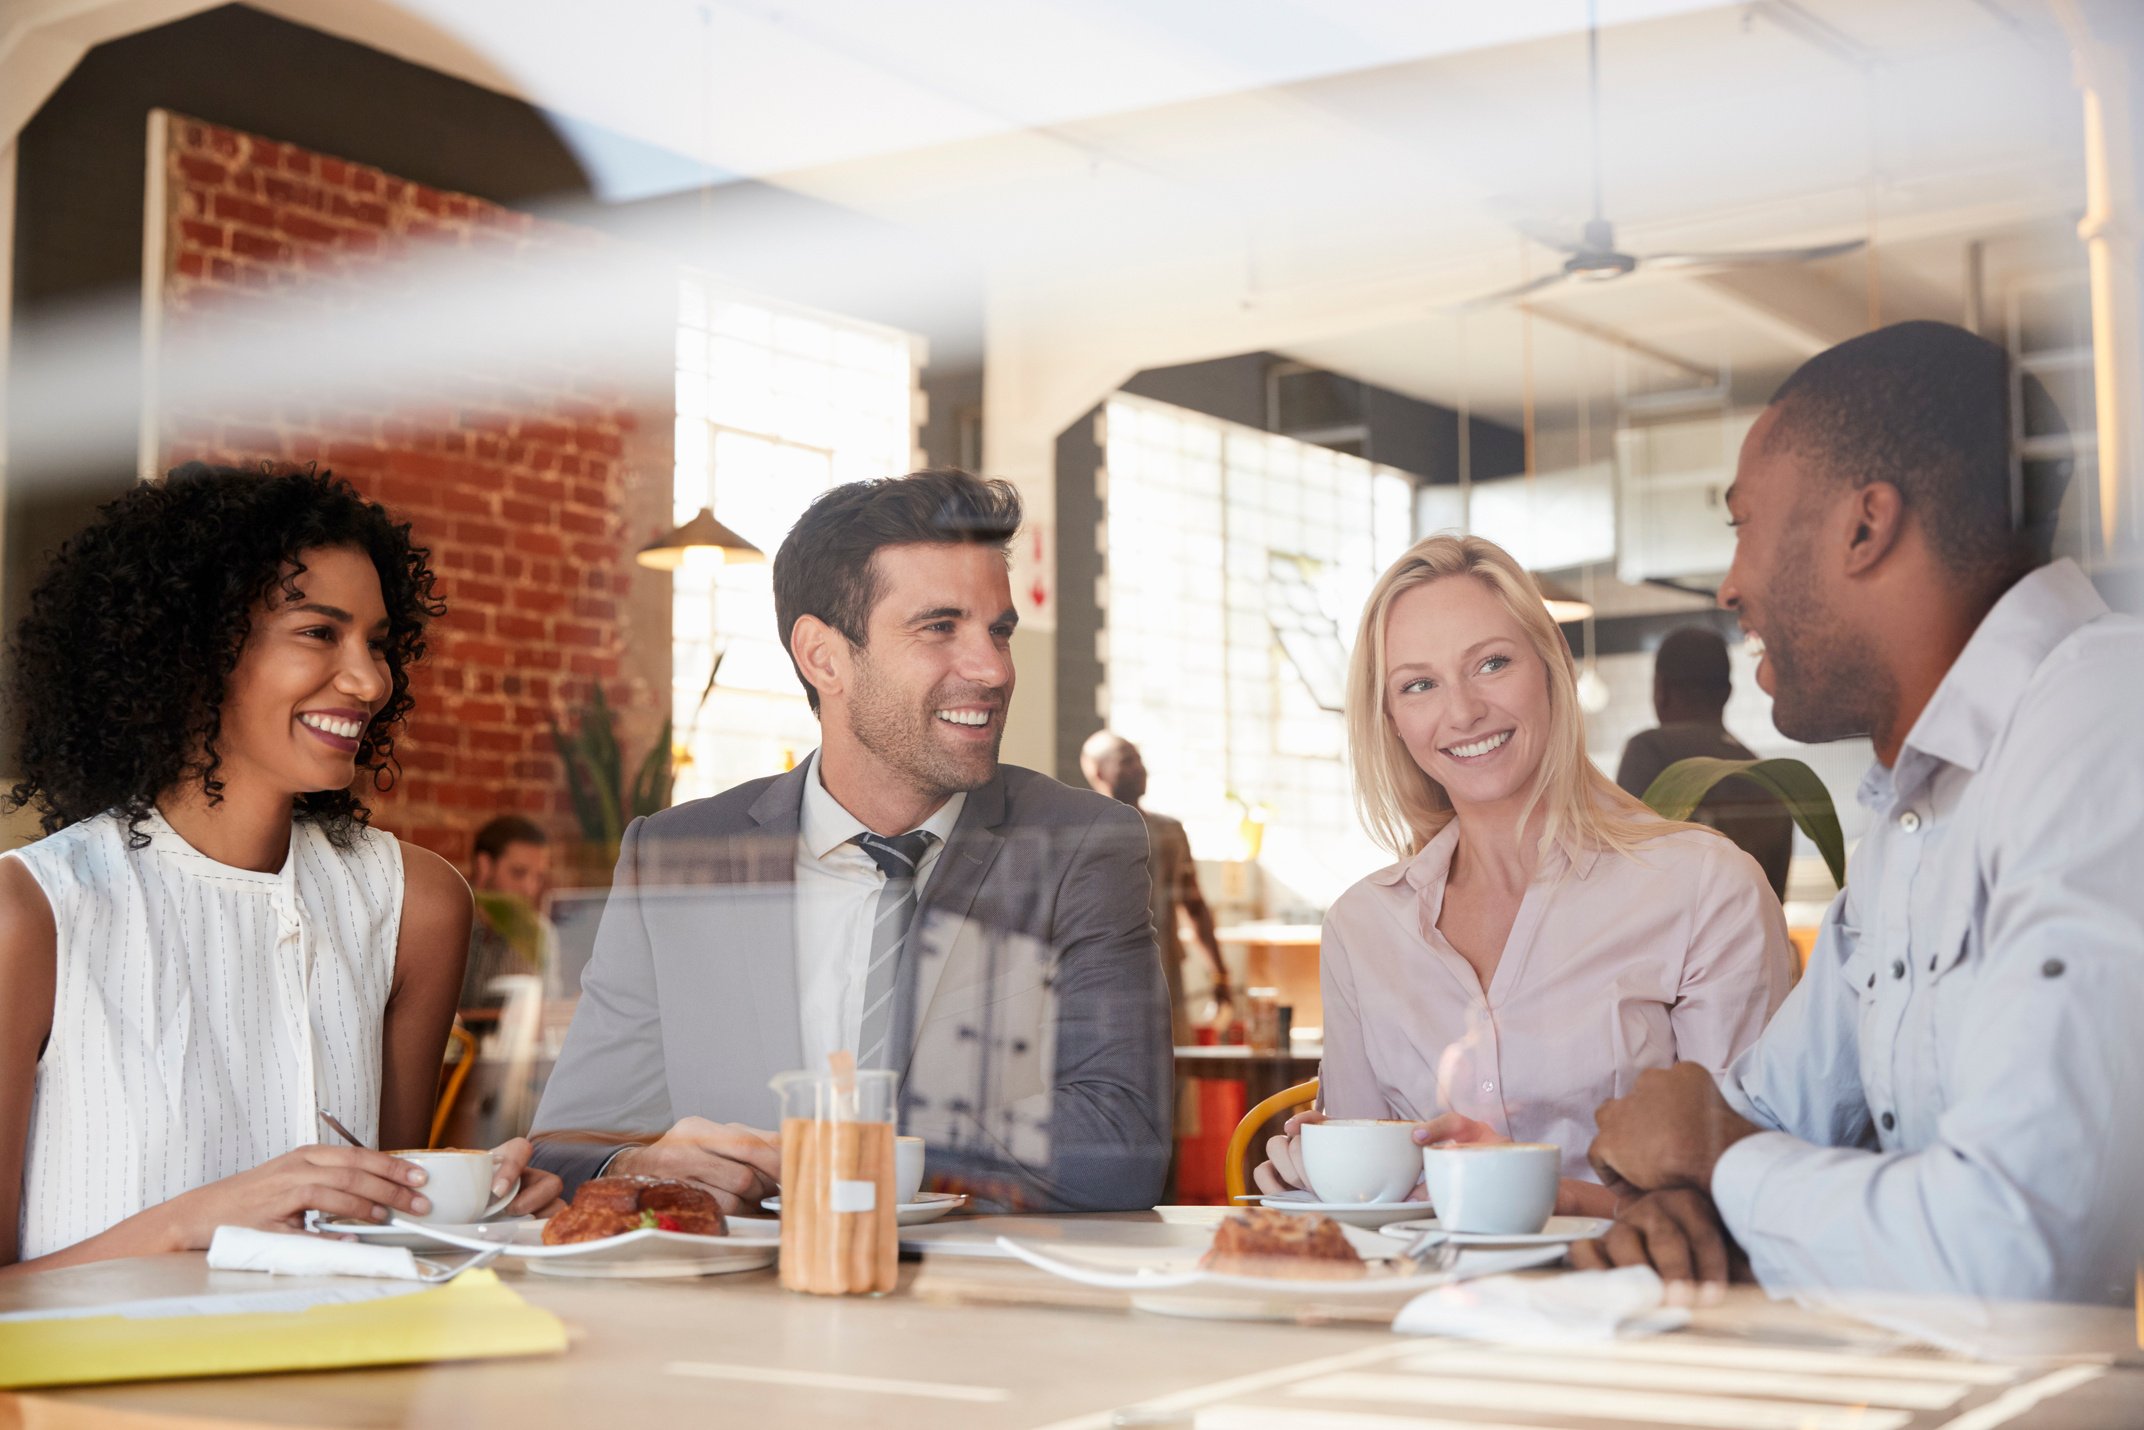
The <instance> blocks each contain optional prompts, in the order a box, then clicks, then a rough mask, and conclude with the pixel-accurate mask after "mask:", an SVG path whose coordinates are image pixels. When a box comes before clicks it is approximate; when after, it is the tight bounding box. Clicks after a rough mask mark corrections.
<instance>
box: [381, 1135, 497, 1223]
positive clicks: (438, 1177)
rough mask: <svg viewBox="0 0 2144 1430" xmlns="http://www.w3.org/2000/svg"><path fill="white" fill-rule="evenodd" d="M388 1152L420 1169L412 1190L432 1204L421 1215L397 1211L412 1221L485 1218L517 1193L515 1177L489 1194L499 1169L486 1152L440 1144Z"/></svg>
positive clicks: (464, 1220)
mask: <svg viewBox="0 0 2144 1430" xmlns="http://www.w3.org/2000/svg"><path fill="white" fill-rule="evenodd" d="M390 1155H392V1156H396V1157H400V1158H401V1159H402V1160H403V1161H405V1162H413V1163H415V1164H416V1165H417V1166H420V1167H422V1168H424V1185H423V1186H421V1187H418V1188H417V1189H416V1190H417V1191H419V1192H421V1193H423V1195H424V1196H425V1197H426V1199H427V1200H429V1201H430V1202H431V1203H432V1209H431V1210H430V1211H428V1212H426V1213H424V1215H422V1216H419V1215H417V1214H416V1213H415V1212H403V1213H401V1215H403V1216H406V1217H408V1218H409V1219H410V1220H412V1221H421V1222H429V1223H433V1224H435V1225H440V1224H447V1223H453V1222H473V1221H486V1220H488V1219H490V1218H492V1217H495V1216H497V1215H498V1214H499V1213H500V1212H503V1211H505V1210H506V1207H507V1204H508V1203H509V1202H511V1201H513V1199H514V1198H515V1197H516V1196H518V1195H520V1192H521V1183H520V1181H519V1180H518V1179H517V1180H516V1181H515V1182H514V1184H513V1185H512V1186H511V1187H508V1188H507V1189H506V1190H505V1191H504V1192H502V1193H501V1194H500V1195H498V1196H496V1197H494V1196H493V1195H492V1194H491V1179H492V1178H493V1177H495V1176H497V1175H498V1173H499V1168H498V1164H497V1163H495V1162H493V1161H492V1159H491V1154H490V1153H489V1152H476V1151H470V1150H468V1149H465V1148H460V1147H442V1148H438V1149H436V1150H431V1151H416V1150H412V1151H406V1152H395V1153H392V1154H390Z"/></svg>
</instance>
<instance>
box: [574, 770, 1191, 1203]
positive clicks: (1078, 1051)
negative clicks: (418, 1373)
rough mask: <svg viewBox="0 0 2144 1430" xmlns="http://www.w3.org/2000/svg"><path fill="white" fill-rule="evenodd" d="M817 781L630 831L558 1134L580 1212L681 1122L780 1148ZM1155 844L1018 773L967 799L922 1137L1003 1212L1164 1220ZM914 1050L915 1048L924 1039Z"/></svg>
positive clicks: (936, 960) (919, 1110) (763, 784)
mask: <svg viewBox="0 0 2144 1430" xmlns="http://www.w3.org/2000/svg"><path fill="white" fill-rule="evenodd" d="M810 768H811V764H810V762H809V761H806V762H805V763H803V764H800V765H799V766H798V767H797V768H796V769H795V770H792V771H790V772H789V773H788V774H784V775H779V776H775V777H773V778H771V779H764V780H754V781H752V782H750V783H747V784H743V785H739V786H737V787H736V788H735V789H731V790H727V791H725V792H724V793H722V794H719V795H716V796H714V797H712V798H710V799H703V800H695V801H693V802H691V803H689V804H683V805H679V806H678V807H677V808H675V809H670V810H665V811H663V812H662V813H660V814H656V815H652V816H650V817H648V818H646V819H636V820H634V821H633V824H632V826H631V827H630V828H629V829H627V831H626V834H625V839H624V843H623V845H622V847H621V850H620V853H619V859H618V872H617V879H616V882H615V885H614V887H613V889H612V893H611V897H610V901H609V903H608V904H607V905H606V907H605V909H604V912H603V921H602V924H601V926H600V928H599V930H598V932H597V936H596V949H595V955H594V958H593V959H592V960H591V961H590V963H589V966H588V970H587V972H586V974H585V975H584V976H583V978H582V983H581V1002H580V1006H579V1008H578V1010H577V1011H576V1012H575V1014H574V1019H573V1026H572V1028H571V1029H570V1030H569V1031H568V1033H567V1036H566V1045H565V1049H564V1051H563V1053H562V1054H561V1055H560V1057H559V1060H558V1065H557V1068H556V1070H555V1071H554V1072H553V1073H552V1075H551V1079H550V1082H549V1084H548V1085H547V1086H546V1088H545V1089H544V1095H543V1101H542V1104H541V1105H540V1106H539V1107H538V1109H537V1112H536V1122H535V1128H536V1130H535V1139H536V1142H537V1153H536V1157H535V1163H536V1165H537V1166H539V1167H544V1168H547V1169H549V1170H551V1171H555V1172H557V1173H559V1174H560V1176H562V1177H563V1178H564V1179H565V1181H566V1185H567V1189H568V1192H569V1194H570V1192H571V1190H572V1189H573V1188H574V1187H576V1186H578V1185H579V1184H580V1182H581V1181H583V1180H585V1179H586V1178H587V1177H589V1176H592V1175H594V1174H595V1172H596V1171H597V1170H598V1169H599V1168H600V1167H601V1166H602V1165H603V1163H604V1162H605V1161H606V1160H607V1159H608V1157H609V1156H610V1155H611V1153H612V1152H613V1151H615V1150H616V1147H617V1145H618V1144H619V1143H620V1142H621V1141H628V1140H632V1141H646V1140H649V1139H650V1138H652V1137H653V1136H655V1135H657V1134H659V1133H661V1132H663V1131H664V1130H666V1129H667V1128H669V1127H670V1125H671V1124H672V1123H674V1122H675V1121H677V1120H678V1119H679V1118H681V1117H686V1116H700V1117H706V1118H710V1119H713V1120H716V1121H727V1122H744V1123H749V1124H751V1125H753V1126H758V1127H768V1128H772V1127H775V1126H777V1125H778V1118H779V1110H778V1106H777V1102H776V1099H775V1097H774V1094H773V1093H772V1092H771V1091H770V1090H769V1088H768V1085H767V1084H768V1080H769V1079H770V1078H772V1077H773V1076H774V1075H775V1074H777V1073H780V1072H785V1071H789V1070H791V1069H795V1068H798V1067H800V1066H801V1065H802V1062H803V1051H802V1033H801V1030H800V1027H799V1021H798V1020H799V1008H798V994H797V974H796V968H797V965H796V951H795V930H794V921H793V910H794V900H793V892H794V881H795V859H796V839H797V827H798V822H799V818H800V811H801V808H802V804H803V795H804V780H805V778H806V772H807V771H808V770H809V769H810ZM1148 890H1149V879H1148V875H1147V847H1146V830H1145V826H1144V825H1143V824H1142V823H1141V821H1140V819H1139V816H1138V813H1137V812H1136V811H1134V810H1133V809H1131V808H1130V807H1129V806H1127V805H1121V804H1118V803H1116V802H1115V801H1113V800H1110V799H1107V798H1104V797H1103V796H1101V795H1098V794H1094V793H1091V792H1089V791H1086V790H1074V789H1070V788H1067V787H1066V786H1064V785H1061V784H1059V783H1058V782H1057V781H1055V780H1052V779H1049V778H1047V777H1046V776H1043V775H1039V774H1036V773H1035V772H1034V771H1032V770H1024V769H1019V768H1016V767H1014V766H1010V765H1005V766H1000V767H999V772H998V775H997V778H996V779H994V780H992V781H991V782H990V783H989V784H987V785H985V786H983V787H982V788H981V789H978V790H975V791H973V792H972V793H970V794H969V795H968V798H967V803H966V805H965V807H964V808H963V809H962V811H961V815H960V819H959V821H958V823H957V824H956V825H955V826H954V829H953V835H952V838H951V839H950V840H948V841H947V844H946V848H945V850H944V852H943V853H942V854H940V856H939V859H938V863H937V865H936V867H935V868H934V870H933V871H932V874H931V877H930V879H929V881H928V882H927V883H926V884H925V885H924V889H923V894H922V897H921V901H920V904H919V906H918V909H917V913H916V921H915V924H914V926H913V928H912V931H911V933H910V937H909V943H908V947H907V950H906V952H905V953H904V955H903V959H902V969H901V983H900V985H899V998H898V999H897V1007H898V1008H899V1010H900V1012H899V1016H897V1018H896V1029H897V1033H896V1037H897V1038H901V1039H902V1042H903V1043H904V1044H905V1046H902V1047H901V1048H899V1049H898V1050H897V1051H896V1054H895V1063H894V1065H895V1066H896V1067H897V1068H900V1069H902V1071H903V1081H902V1093H903V1114H902V1122H903V1128H904V1130H905V1131H908V1132H911V1133H916V1134H920V1135H922V1136H923V1137H924V1138H925V1140H926V1141H927V1142H928V1143H929V1144H930V1169H931V1175H932V1176H933V1178H934V1179H935V1178H937V1177H938V1176H939V1175H940V1174H945V1173H950V1174H952V1175H954V1176H957V1177H960V1178H961V1179H962V1180H963V1181H966V1182H968V1183H969V1184H970V1185H971V1186H978V1187H981V1188H983V1189H985V1190H986V1191H987V1192H989V1193H991V1194H992V1199H993V1200H996V1201H999V1202H1001V1203H1004V1204H1010V1205H1022V1206H1027V1207H1032V1208H1037V1209H1048V1210H1079V1211H1100V1210H1117V1209H1128V1208H1138V1207H1146V1206H1150V1205H1152V1204H1153V1202H1154V1201H1155V1199H1156V1198H1157V1197H1158V1196H1159V1195H1160V1194H1161V1191H1162V1182H1163V1179H1164V1177H1165V1175H1166V1173H1167V1169H1168V1162H1169V1150H1170V1148H1169V1139H1170V1136H1171V1111H1172V1107H1171V1104H1172V1096H1171V1082H1172V1073H1171V1066H1170V1050H1169V1013H1168V994H1167V991H1166V988H1165V985H1164V983H1163V980H1162V971H1161V965H1160V961H1159V959H1158V957H1157V955H1156V953H1155V944H1154V930H1153V925H1152V922H1151V920H1150V917H1149V914H1148ZM905 1030H912V1031H908V1032H907V1035H906V1036H905V1038H904V1037H903V1036H902V1033H903V1031H905Z"/></svg>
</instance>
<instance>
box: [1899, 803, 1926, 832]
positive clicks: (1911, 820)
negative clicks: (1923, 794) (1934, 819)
mask: <svg viewBox="0 0 2144 1430" xmlns="http://www.w3.org/2000/svg"><path fill="white" fill-rule="evenodd" d="M1898 827H1899V828H1900V829H1903V830H1905V831H1906V832H1907V833H1908V834H1911V833H1913V832H1914V831H1915V830H1916V829H1919V828H1920V827H1921V816H1920V814H1919V813H1918V812H1916V811H1914V810H1910V809H1909V810H1907V811H1906V812H1905V813H1904V814H1902V815H1900V816H1899V817H1898Z"/></svg>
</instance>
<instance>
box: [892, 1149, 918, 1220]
mask: <svg viewBox="0 0 2144 1430" xmlns="http://www.w3.org/2000/svg"><path fill="white" fill-rule="evenodd" d="M893 1190H894V1192H895V1193H896V1195H895V1197H894V1201H895V1202H897V1203H898V1204H900V1205H901V1206H904V1207H905V1206H908V1205H909V1204H911V1203H912V1202H914V1201H915V1199H916V1198H917V1197H918V1196H919V1195H921V1194H922V1191H923V1139H922V1138H921V1137H896V1138H894V1139H893Z"/></svg>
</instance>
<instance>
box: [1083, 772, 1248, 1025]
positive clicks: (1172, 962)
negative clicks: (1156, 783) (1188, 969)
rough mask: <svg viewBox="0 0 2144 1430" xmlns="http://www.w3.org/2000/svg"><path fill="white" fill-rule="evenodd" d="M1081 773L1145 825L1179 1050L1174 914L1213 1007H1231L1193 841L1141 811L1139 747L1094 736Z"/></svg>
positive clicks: (1180, 964) (1183, 1020)
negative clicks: (1200, 961)
mask: <svg viewBox="0 0 2144 1430" xmlns="http://www.w3.org/2000/svg"><path fill="white" fill-rule="evenodd" d="M1079 769H1080V773H1081V774H1083V775H1085V776H1086V777H1087V783H1088V784H1090V785H1092V786H1094V788H1096V789H1097V790H1099V791H1101V792H1102V793H1103V794H1106V795H1108V796H1109V797H1110V798H1111V799H1113V800H1116V801H1118V802H1119V803H1121V804H1128V805H1130V806H1131V807H1132V808H1133V809H1136V810H1138V811H1139V817H1140V818H1141V819H1143V820H1145V821H1146V839H1147V860H1148V868H1149V869H1151V870H1152V871H1153V875H1154V892H1153V910H1154V936H1155V942H1156V944H1157V945H1158V946H1159V948H1160V950H1161V970H1162V973H1163V975H1164V976H1166V977H1167V978H1168V980H1169V1010H1170V1011H1169V1025H1170V1033H1171V1037H1172V1038H1173V1040H1174V1041H1175V1043H1176V1045H1177V1046H1178V1047H1185V1046H1187V1045H1189V1044H1190V1043H1191V1042H1193V1041H1194V1033H1193V1030H1192V1026H1191V1013H1190V1010H1189V1008H1188V1007H1186V1006H1185V998H1184V941H1183V935H1182V933H1181V932H1180V931H1179V929H1178V927H1177V921H1176V919H1177V914H1178V913H1180V912H1181V913H1183V914H1186V915H1188V916H1189V917H1190V919H1191V931H1192V934H1193V936H1194V937H1196V938H1197V940H1198V945H1199V948H1200V950H1201V951H1202V952H1204V953H1205V955H1206V961H1207V963H1208V964H1209V965H1210V966H1211V967H1212V969H1213V996H1214V1002H1215V1003H1216V1004H1217V1005H1226V1004H1228V1003H1229V1002H1230V990H1229V986H1228V965H1227V964H1225V963H1223V962H1222V961H1221V944H1220V941H1219V940H1218V939H1216V938H1215V937H1214V932H1213V910H1211V909H1209V908H1207V907H1206V896H1205V895H1204V894H1202V893H1200V892H1199V871H1198V866H1197V865H1196V864H1195V863H1194V862H1193V861H1192V858H1191V841H1190V839H1189V838H1188V837H1186V836H1185V834H1184V826H1183V825H1182V824H1181V823H1179V822H1178V821H1176V820H1174V819H1171V818H1169V816H1167V815H1166V814H1156V813H1154V811H1152V810H1150V809H1144V808H1141V807H1140V804H1139V801H1140V800H1142V799H1144V798H1145V797H1146V762H1145V761H1144V760H1142V759H1140V758H1139V747H1138V746H1137V745H1134V744H1133V743H1132V742H1131V741H1129V740H1127V739H1125V738H1124V737H1123V736H1122V735H1118V734H1115V733H1114V732H1112V731H1109V730H1097V731H1096V732H1095V733H1094V734H1092V735H1090V736H1089V737H1088V738H1087V743H1086V744H1084V745H1082V746H1081V747H1080V752H1079Z"/></svg>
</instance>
